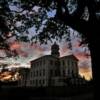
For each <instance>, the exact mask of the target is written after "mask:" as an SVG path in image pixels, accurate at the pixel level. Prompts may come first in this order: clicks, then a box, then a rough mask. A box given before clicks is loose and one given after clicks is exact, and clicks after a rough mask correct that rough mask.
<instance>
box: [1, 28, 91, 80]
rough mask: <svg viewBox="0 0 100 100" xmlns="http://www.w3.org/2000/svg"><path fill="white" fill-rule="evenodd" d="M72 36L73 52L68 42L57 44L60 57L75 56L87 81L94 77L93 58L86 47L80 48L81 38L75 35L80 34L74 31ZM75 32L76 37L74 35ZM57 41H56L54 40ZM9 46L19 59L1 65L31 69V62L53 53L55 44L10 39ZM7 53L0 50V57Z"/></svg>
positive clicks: (7, 60)
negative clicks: (92, 70) (52, 46)
mask: <svg viewBox="0 0 100 100" xmlns="http://www.w3.org/2000/svg"><path fill="white" fill-rule="evenodd" d="M70 31H72V32H71V33H72V34H70V36H71V44H72V50H70V49H69V48H68V45H67V42H66V41H65V40H62V41H61V42H57V43H58V45H59V46H60V56H61V57H62V56H66V55H69V54H73V55H75V56H76V57H77V58H78V59H79V62H78V66H79V73H80V74H81V75H82V76H85V78H86V79H90V78H91V77H92V72H91V56H90V51H89V49H88V47H87V46H86V45H82V46H80V45H79V44H80V40H81V39H80V38H78V37H75V34H78V33H77V32H76V31H75V32H74V31H73V30H72V29H71V30H70ZM73 32H74V35H73ZM54 41H55V40H54ZM9 44H10V48H11V50H16V52H17V54H18V57H12V58H7V57H6V58H5V59H1V60H0V63H7V64H8V67H9V68H12V67H30V61H31V60H34V59H36V58H38V57H41V56H43V55H48V54H50V53H51V45H52V44H53V43H51V42H49V41H48V44H47V45H45V44H42V45H40V44H39V43H36V44H35V43H33V44H30V43H29V42H19V41H16V40H14V39H13V38H11V39H9ZM5 55H6V54H5V51H4V50H0V56H5Z"/></svg>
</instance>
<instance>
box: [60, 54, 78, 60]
mask: <svg viewBox="0 0 100 100" xmlns="http://www.w3.org/2000/svg"><path fill="white" fill-rule="evenodd" d="M70 56H73V57H75V59H76V60H77V61H79V60H78V58H77V57H76V56H74V55H73V54H71V55H67V56H63V57H60V59H61V58H65V57H70Z"/></svg>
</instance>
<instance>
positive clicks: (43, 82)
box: [21, 43, 79, 87]
mask: <svg viewBox="0 0 100 100" xmlns="http://www.w3.org/2000/svg"><path fill="white" fill-rule="evenodd" d="M77 62H78V59H77V58H76V57H75V56H74V55H69V56H64V57H60V53H59V45H57V44H56V43H54V44H53V45H52V46H51V55H45V56H42V57H40V58H38V59H35V60H33V61H31V68H30V71H29V73H28V74H27V78H26V80H25V79H24V80H23V82H24V81H25V82H26V83H25V84H23V83H21V84H22V85H25V86H29V87H41V86H42V87H47V86H66V83H65V82H64V80H66V78H67V77H68V78H69V77H73V76H74V77H75V76H76V77H77V76H78V75H79V70H78V65H77Z"/></svg>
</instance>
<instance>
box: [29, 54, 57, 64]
mask: <svg viewBox="0 0 100 100" xmlns="http://www.w3.org/2000/svg"><path fill="white" fill-rule="evenodd" d="M48 56H50V57H53V58H56V59H59V58H58V57H55V56H53V55H44V56H41V57H39V58H36V59H34V60H31V61H30V63H31V62H34V61H36V60H39V59H41V58H43V57H48Z"/></svg>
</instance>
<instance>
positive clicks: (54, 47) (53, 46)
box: [51, 42, 59, 49]
mask: <svg viewBox="0 0 100 100" xmlns="http://www.w3.org/2000/svg"><path fill="white" fill-rule="evenodd" d="M51 48H52V49H59V45H58V44H57V43H56V42H55V43H54V44H53V45H52V47H51Z"/></svg>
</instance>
